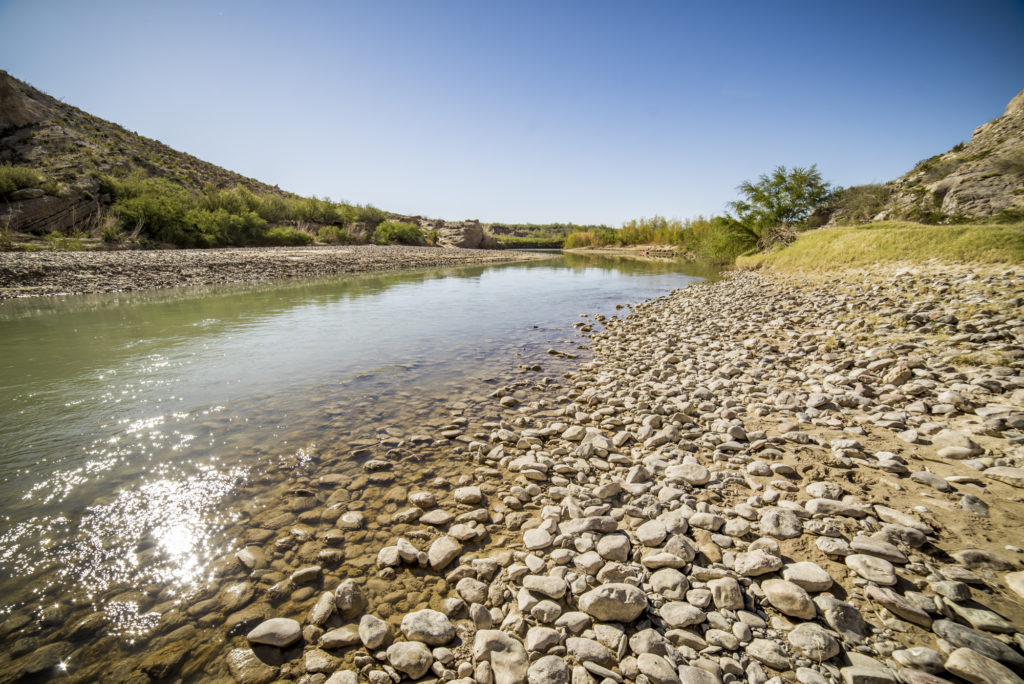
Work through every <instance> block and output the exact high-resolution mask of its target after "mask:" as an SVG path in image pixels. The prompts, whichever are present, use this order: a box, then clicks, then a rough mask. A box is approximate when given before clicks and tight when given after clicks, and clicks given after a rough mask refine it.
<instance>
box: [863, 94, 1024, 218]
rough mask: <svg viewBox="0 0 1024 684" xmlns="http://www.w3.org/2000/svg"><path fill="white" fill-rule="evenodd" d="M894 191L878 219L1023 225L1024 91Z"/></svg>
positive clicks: (897, 184)
mask: <svg viewBox="0 0 1024 684" xmlns="http://www.w3.org/2000/svg"><path fill="white" fill-rule="evenodd" d="M890 185H891V187H892V190H893V192H892V195H891V198H890V201H889V204H888V206H887V208H886V210H885V211H884V212H882V214H880V215H879V216H878V217H877V218H901V219H909V220H916V221H922V220H923V221H926V222H936V221H956V220H958V219H971V218H983V217H993V218H1018V220H1021V219H1024V90H1022V91H1021V92H1020V93H1018V94H1017V96H1016V97H1014V98H1013V99H1012V100H1011V101H1010V104H1008V105H1007V107H1006V112H1005V113H1004V114H1003V115H1002V116H1000V117H999V118H997V119H993V120H992V121H989V122H988V123H986V124H982V125H981V126H978V128H976V129H975V130H974V134H973V135H972V136H971V139H970V141H969V142H967V143H962V144H960V145H957V146H956V147H954V148H953V149H952V150H950V151H949V152H946V153H945V154H939V155H936V156H934V157H932V158H930V159H926V160H924V161H923V162H921V163H919V164H918V165H917V166H915V167H914V169H913V170H911V171H910V173H908V174H906V175H905V176H903V177H902V178H898V179H896V180H895V181H893V182H892V183H891V184H890Z"/></svg>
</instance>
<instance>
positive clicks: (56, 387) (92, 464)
mask: <svg viewBox="0 0 1024 684" xmlns="http://www.w3.org/2000/svg"><path fill="white" fill-rule="evenodd" d="M461 273H463V274H465V275H464V276H460V277H451V276H447V275H444V276H439V275H431V276H429V277H426V278H425V277H424V276H423V275H410V274H404V275H392V276H388V277H387V278H383V277H378V278H365V279H352V280H350V281H344V282H335V283H330V284H320V285H309V286H305V287H294V288H285V287H282V288H280V289H267V290H259V291H255V292H242V293H229V294H223V295H216V294H215V295H210V296H206V297H202V298H197V299H191V300H190V299H188V298H187V297H186V298H184V299H183V300H182V301H177V300H174V299H173V298H171V299H169V300H168V301H158V302H157V303H156V304H152V303H147V300H146V299H145V298H143V299H142V300H141V301H140V302H138V303H136V304H126V305H123V306H122V305H111V306H108V307H104V306H100V307H99V308H98V309H95V310H93V309H88V310H85V311H75V310H73V309H72V310H71V311H70V312H65V311H63V310H62V309H61V308H60V307H59V306H55V307H54V311H53V312H52V313H51V314H50V315H49V317H48V316H47V315H44V314H39V313H33V314H32V316H31V317H25V318H24V319H19V318H18V317H16V316H15V317H12V318H8V319H6V320H4V321H3V325H4V326H5V328H4V331H5V336H3V337H0V386H4V387H5V388H9V390H10V391H9V392H8V393H7V396H5V397H0V438H2V439H3V440H4V443H5V445H7V444H10V445H11V447H12V448H10V449H7V453H0V495H2V496H6V499H7V501H8V502H9V503H8V505H7V506H6V509H5V510H4V512H3V519H4V521H5V524H4V526H3V528H2V529H0V591H2V592H3V594H4V595H5V598H4V602H9V603H8V606H7V607H6V608H5V609H4V610H8V611H9V610H10V603H23V604H25V605H29V606H34V608H33V610H37V609H39V608H40V607H41V606H42V605H43V604H47V605H50V604H53V603H54V602H55V601H57V602H63V603H65V604H75V603H79V604H80V603H81V602H83V601H85V602H87V603H88V604H90V605H93V606H94V608H95V610H98V611H100V610H101V611H105V612H106V613H107V614H108V617H109V618H110V621H109V628H108V631H109V633H111V634H114V635H118V636H120V637H123V638H124V639H127V640H129V641H132V640H135V639H138V638H140V637H141V636H143V635H144V634H145V633H147V632H148V631H149V630H150V629H152V627H153V626H154V625H155V624H156V620H158V619H159V616H155V615H154V614H153V613H151V612H148V611H150V610H151V609H152V605H153V604H154V603H155V601H157V600H159V601H165V600H183V599H184V598H185V597H187V596H188V593H189V592H190V591H192V590H194V589H197V588H200V587H203V586H204V585H205V584H206V583H207V582H208V581H209V579H210V576H211V574H212V572H213V571H212V567H213V565H214V561H216V560H217V559H219V558H223V557H224V556H225V554H226V553H227V552H228V551H229V550H230V549H231V544H232V543H233V540H231V539H226V538H225V531H226V530H228V529H229V528H230V527H231V526H232V525H234V524H236V523H237V522H238V521H240V520H242V519H243V514H242V513H241V512H240V510H239V509H240V504H239V503H237V502H235V501H234V499H235V498H236V497H237V495H238V492H239V491H240V490H241V489H242V488H243V487H249V486H251V485H252V483H253V480H254V479H257V478H258V477H259V474H260V472H261V468H264V467H268V464H275V463H276V464H280V463H281V462H284V461H289V462H294V463H298V464H299V465H300V466H301V465H302V464H304V463H309V462H312V461H313V460H314V459H315V458H316V450H315V448H314V447H313V446H312V444H313V443H314V442H316V441H317V440H318V439H319V437H321V436H323V435H324V434H325V433H329V432H330V431H333V430H335V429H337V428H338V426H339V424H342V425H344V424H346V423H345V421H349V422H352V421H355V422H354V424H357V425H358V424H359V421H360V419H361V414H362V412H363V411H364V410H365V412H366V413H372V414H373V415H376V416H377V417H378V418H377V419H378V420H380V419H381V418H380V417H381V416H388V418H387V419H389V420H390V419H394V418H396V417H397V418H400V417H401V416H402V415H404V414H403V413H402V411H403V410H405V409H407V404H408V403H409V402H415V401H416V399H415V398H407V397H403V396H400V394H402V393H409V396H410V397H421V396H425V395H426V394H428V393H430V392H440V393H441V394H443V393H444V391H445V390H444V388H445V386H446V385H445V384H444V382H449V383H450V382H453V381H458V382H467V383H470V382H476V383H479V382H480V381H481V379H482V378H484V377H489V376H491V374H493V373H494V372H495V371H496V370H500V371H506V370H507V369H508V368H509V367H510V365H511V364H512V361H511V360H512V359H513V358H515V357H516V356H517V355H518V354H520V353H522V352H523V351H524V350H526V349H528V348H531V347H530V345H533V346H536V347H537V348H538V349H540V350H541V351H540V353H539V355H540V356H541V357H543V355H544V352H543V349H546V348H547V347H548V346H550V345H552V344H558V345H562V344H565V342H566V340H567V338H569V337H572V334H573V333H572V329H571V327H570V326H571V324H572V323H573V322H574V321H575V320H578V318H577V314H578V313H580V312H581V311H584V310H593V309H595V308H598V309H600V308H602V307H604V308H605V309H604V310H605V312H606V313H613V310H610V309H611V307H613V306H614V304H616V303H618V302H621V301H623V300H625V301H635V300H637V299H641V298H644V297H649V296H653V295H658V294H664V293H665V292H667V291H668V290H669V289H671V288H673V287H678V286H680V285H682V284H685V283H686V282H690V281H691V280H692V278H687V277H686V276H682V275H680V274H679V273H678V272H676V271H672V270H664V271H658V272H652V273H647V272H646V271H643V270H640V271H637V272H633V271H628V272H627V271H624V272H623V273H628V276H629V277H626V275H623V274H620V273H618V272H617V271H616V270H615V269H614V268H608V269H604V270H601V269H580V268H576V269H575V270H571V269H566V268H562V267H558V268H554V267H540V266H531V267H529V270H528V273H526V274H524V273H523V272H522V269H521V268H519V267H502V268H489V269H485V268H478V269H467V270H464V271H461ZM524 276H527V277H524ZM110 299H111V301H114V300H113V299H112V298H110ZM75 301H76V300H74V298H71V299H69V301H68V305H69V306H73V305H74V303H75ZM97 301H107V300H97ZM540 301H542V302H544V304H543V306H538V305H537V303H536V302H540ZM0 314H3V310H2V309H0ZM61 326H67V327H66V328H62V327H61ZM69 331H73V332H74V335H75V336H76V337H75V338H74V339H75V340H76V345H75V346H73V347H70V348H69V345H68V344H67V340H68V337H67V335H70V334H71V332H69ZM79 331H84V332H79ZM30 356H31V357H32V358H34V359H36V362H35V364H32V365H27V366H25V367H18V366H17V363H16V362H14V361H13V360H17V359H21V358H27V357H30ZM545 363H546V364H553V363H554V361H551V360H548V361H545ZM442 380H443V382H442ZM346 402H348V403H347V404H346ZM342 404H345V408H338V407H339V406H341V405H342ZM364 404H365V405H364ZM5 459H6V460H5ZM4 575H6V577H4ZM2 612H3V610H0V613H2Z"/></svg>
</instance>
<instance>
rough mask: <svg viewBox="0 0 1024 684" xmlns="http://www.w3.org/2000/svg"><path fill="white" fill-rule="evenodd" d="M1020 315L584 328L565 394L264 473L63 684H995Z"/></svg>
mask: <svg viewBox="0 0 1024 684" xmlns="http://www.w3.org/2000/svg"><path fill="white" fill-rule="evenodd" d="M1022 313H1024V278H1022V273H1021V272H1020V271H1019V270H1005V271H995V270H990V271H974V270H971V269H967V268H956V269H953V268H945V269H941V270H940V269H938V268H932V267H929V268H923V267H922V268H915V269H903V270H895V269H891V270H886V271H881V272H874V273H844V274H841V275H834V276H815V277H803V276H781V275H775V274H763V273H734V274H731V275H730V276H729V277H728V278H726V279H724V280H723V281H721V282H717V283H714V284H705V285H697V286H692V287H689V288H686V289H684V290H680V291H677V292H675V293H673V294H671V295H669V296H666V297H663V298H660V299H658V300H654V301H651V302H647V303H644V304H641V305H638V306H636V307H634V308H633V309H632V310H631V311H628V312H624V314H626V315H623V316H622V317H610V318H604V317H594V318H590V317H586V318H584V319H583V320H581V321H580V322H579V323H578V324H577V326H578V327H579V328H580V330H581V332H582V333H583V334H585V335H587V336H588V337H589V345H590V347H591V352H590V353H591V354H592V358H590V359H588V360H587V361H586V362H585V363H583V364H582V365H581V366H580V367H579V369H578V370H576V371H574V372H572V373H570V374H569V375H568V376H567V377H566V379H565V380H558V379H554V378H551V377H543V376H539V375H537V374H536V372H537V370H539V368H540V366H539V365H538V366H536V367H523V368H521V369H520V373H519V374H518V376H516V377H518V378H519V379H517V380H514V381H510V382H508V383H507V384H504V385H503V386H501V387H498V388H496V389H495V390H494V391H493V392H492V393H491V395H490V396H489V397H488V398H486V399H481V400H475V401H454V400H453V402H452V403H451V404H450V405H449V407H448V410H447V412H446V413H447V415H444V416H439V417H438V418H437V419H432V420H429V421H424V423H423V424H422V426H421V428H422V429H421V431H415V432H408V433H401V432H399V431H396V430H394V429H388V428H381V429H380V432H379V439H377V440H373V441H369V442H364V443H361V444H352V445H349V448H348V450H347V451H345V452H344V453H338V454H325V455H324V456H322V457H318V458H317V459H315V461H309V460H306V461H303V462H302V463H299V462H295V463H289V462H282V463H281V464H280V468H281V470H282V472H285V471H286V472H288V473H290V475H289V477H290V480H289V484H288V486H287V491H286V492H281V493H279V494H277V495H276V496H275V498H273V499H272V500H265V499H260V500H259V501H256V500H254V501H253V503H252V506H251V512H252V514H251V517H250V518H248V519H247V520H246V521H245V522H244V525H242V526H240V527H239V529H238V535H237V536H238V539H239V540H240V544H241V546H242V547H243V548H241V549H240V550H239V551H238V552H237V554H233V555H232V556H231V557H230V558H227V559H225V562H224V564H223V567H221V568H219V569H218V570H217V573H216V574H217V576H218V584H215V585H214V586H211V587H210V588H209V589H207V590H205V591H204V592H202V593H201V594H199V595H197V596H193V597H191V598H190V599H189V601H188V602H187V603H185V604H184V605H181V604H175V602H174V601H173V600H172V599H173V597H172V596H169V595H168V596H163V595H160V596H156V597H155V598H154V599H152V600H150V601H149V602H148V603H147V604H146V605H147V606H152V607H151V608H149V609H148V610H150V612H149V613H147V615H150V614H152V615H155V618H154V620H156V623H155V624H157V627H156V635H155V638H153V639H151V640H149V641H148V642H144V643H140V644H138V645H136V646H135V647H134V648H135V651H134V653H129V654H126V655H125V659H124V661H123V662H122V663H119V664H117V665H116V666H114V667H104V666H103V664H102V663H99V664H98V665H96V666H94V668H93V669H92V670H91V671H88V670H85V669H82V670H79V671H77V672H69V673H68V674H69V675H70V676H71V678H72V679H73V680H74V679H76V678H77V679H80V680H82V681H85V680H88V679H90V678H91V677H93V676H94V675H97V674H99V673H105V674H106V676H107V679H109V680H110V681H151V680H160V679H164V678H173V677H180V678H182V679H183V680H186V681H191V680H197V681H198V680H203V681H219V680H223V681H232V680H234V681H240V682H247V683H257V682H262V683H266V682H271V681H278V680H283V681H301V682H307V683H321V682H325V681H326V682H329V683H330V684H341V683H344V684H353V683H354V682H357V681H370V682H374V683H375V684H385V683H387V682H392V681H393V682H399V681H402V680H403V679H421V678H422V681H457V682H460V683H461V684H473V683H478V684H509V683H513V682H527V681H528V682H530V684H546V683H549V682H550V683H560V682H566V683H567V682H570V681H571V682H573V684H587V683H593V682H602V684H608V683H615V684H619V683H621V682H635V683H637V684H648V683H651V684H663V683H673V682H687V683H700V684H705V683H706V684H718V683H724V682H743V681H745V682H751V683H754V684H767V683H771V684H781V682H782V681H787V682H790V681H800V682H801V683H802V684H824V683H826V682H844V683H845V684H887V683H889V682H892V683H894V684H895V683H897V682H902V683H903V684H941V683H942V682H944V681H945V682H959V681H968V682H972V683H981V682H1007V683H1012V682H1020V681H1021V679H1020V677H1019V675H1017V674H1014V673H1016V672H1020V671H1022V669H1024V652H1022V648H1024V636H1022V630H1024V573H1022V568H1024V563H1022V560H1024V551H1022V549H1021V547H1024V467H1022V466H1024V448H1022V444H1024V374H1022V373H1021V366H1022V361H1024V346H1022V343H1024V316H1022ZM552 352H553V353H554V354H556V355H557V354H559V351H558V350H552ZM538 361H540V360H538ZM136 593H138V592H136ZM164 593H166V592H164ZM144 598H145V597H141V598H140V599H139V600H143V599H144ZM154 604H155V605H154ZM94 615H95V614H94ZM94 615H93V616H90V615H85V616H83V617H81V618H79V617H77V616H76V617H75V620H70V619H68V620H66V622H65V623H63V624H62V623H61V622H60V620H58V621H57V622H51V623H50V624H51V625H55V626H52V627H50V628H49V629H50V630H51V633H50V635H49V636H48V637H46V638H45V639H44V638H43V636H41V635H40V634H39V633H38V632H37V633H35V634H33V635H27V636H25V635H23V636H22V638H21V639H20V640H16V641H14V644H15V646H16V647H17V646H18V645H19V644H22V646H21V647H20V648H19V649H18V650H19V653H27V654H26V655H21V656H20V657H19V658H18V659H14V660H10V661H8V662H6V663H4V664H3V665H0V672H4V673H7V674H8V675H14V676H8V677H2V676H0V680H2V681H7V680H8V679H14V678H16V676H19V675H20V674H28V673H42V672H46V671H47V668H48V667H52V666H53V665H55V664H56V663H57V662H58V660H60V659H61V658H67V657H68V656H69V655H70V656H71V660H70V662H72V663H74V662H75V656H76V653H75V652H74V648H75V640H76V638H78V639H81V637H82V635H83V634H87V633H88V629H89V628H91V627H92V626H93V624H92V623H97V622H98V621H99V619H98V618H96V617H94ZM44 617H45V616H44ZM90 620H91V621H92V623H90V624H88V625H86V626H85V627H83V625H85V624H86V623H89V621H90ZM12 621H13V622H12ZM19 622H20V625H19V626H18V627H16V628H19V627H24V625H25V624H26V622H25V620H24V619H21V618H17V617H12V618H10V619H9V620H8V622H7V623H6V624H5V629H4V630H2V632H3V633H4V634H6V635H8V636H7V638H8V640H11V639H12V638H14V637H12V636H11V634H12V632H11V628H12V626H15V625H18V623H19ZM26 629H27V628H26ZM14 634H15V635H16V634H17V633H16V632H15V633H14ZM45 640H49V641H50V642H51V643H49V644H48V645H42V644H43V643H44V641H45ZM104 640H108V641H109V637H105V638H104V639H100V640H99V641H98V642H96V643H95V644H92V643H90V645H87V646H85V647H83V648H82V649H81V651H79V652H78V654H79V655H78V660H79V661H87V660H88V658H87V657H85V656H83V655H81V654H82V653H83V652H85V651H86V650H88V649H93V650H95V649H98V648H99V647H100V645H101V643H102V642H103V641H104ZM26 641H30V642H31V643H28V644H25V642H26ZM109 647H110V644H109V643H107V644H104V645H103V649H101V650H102V652H104V653H109ZM32 648H36V650H34V651H33V650H32ZM47 649H49V650H47ZM48 658H49V659H48ZM60 662H63V661H60ZM97 667H98V668H100V669H96V668H97Z"/></svg>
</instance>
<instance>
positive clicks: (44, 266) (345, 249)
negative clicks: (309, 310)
mask: <svg viewBox="0 0 1024 684" xmlns="http://www.w3.org/2000/svg"><path fill="white" fill-rule="evenodd" d="M548 258H550V256H548V255H544V254H536V253H529V252H521V251H513V250H477V249H457V248H442V247H408V246H398V245H387V246H379V245H345V246H316V247H237V248H224V249H180V250H179V249H175V250H130V251H129V250H115V251H89V252H60V251H40V252H0V300H4V299H15V298H22V297H39V296H56V295H77V294H97V293H113V292H133V291H142V290H160V289H168V288H175V287H191V286H202V285H229V284H245V283H267V282H272V281H276V280H290V279H295V278H331V277H338V276H343V275H347V274H354V273H371V272H385V271H396V270H404V269H418V268H431V267H442V266H462V265H471V264H484V263H502V262H513V261H529V260H540V259H548Z"/></svg>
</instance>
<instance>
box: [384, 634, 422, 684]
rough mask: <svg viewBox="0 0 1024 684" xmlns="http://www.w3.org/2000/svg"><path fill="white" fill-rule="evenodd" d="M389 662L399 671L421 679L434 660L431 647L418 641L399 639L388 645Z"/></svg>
mask: <svg viewBox="0 0 1024 684" xmlns="http://www.w3.org/2000/svg"><path fill="white" fill-rule="evenodd" d="M387 657H388V662H389V663H390V664H391V667H393V668H395V669H396V670H398V671H399V672H402V673H404V674H407V675H409V677H411V678H412V679H419V678H420V677H422V676H423V675H425V674H426V673H427V670H429V669H430V665H431V664H432V663H433V662H434V656H432V655H431V654H430V649H429V648H427V647H426V645H424V644H422V643H420V642H418V641H399V642H398V643H396V644H391V645H390V646H388V650H387Z"/></svg>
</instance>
